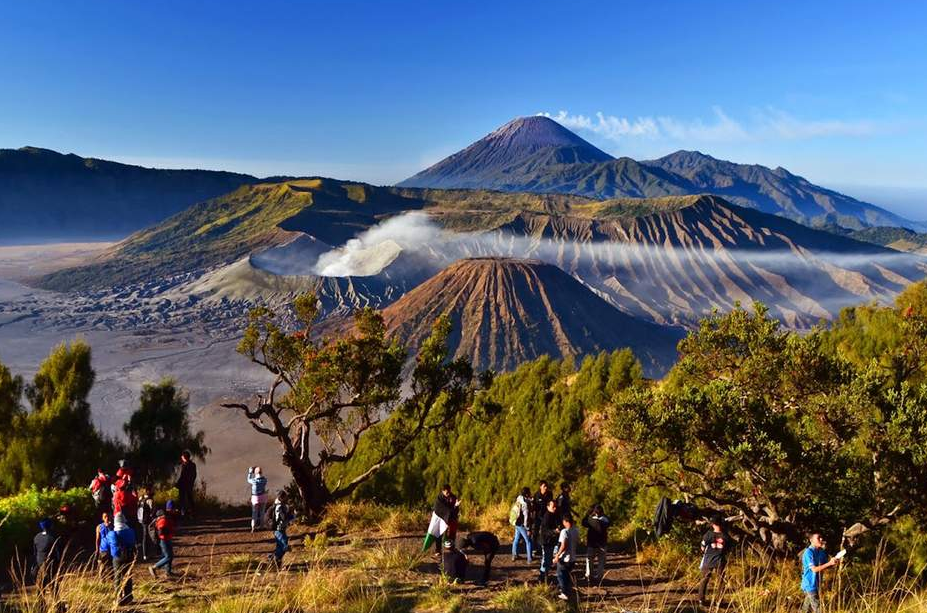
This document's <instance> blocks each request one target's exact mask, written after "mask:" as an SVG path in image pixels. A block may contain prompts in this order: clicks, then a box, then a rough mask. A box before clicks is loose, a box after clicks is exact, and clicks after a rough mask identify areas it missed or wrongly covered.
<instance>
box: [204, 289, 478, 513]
mask: <svg viewBox="0 0 927 613" xmlns="http://www.w3.org/2000/svg"><path fill="white" fill-rule="evenodd" d="M293 308H294V312H295V315H296V320H297V324H298V326H299V330H298V331H296V332H286V331H284V330H283V329H281V327H280V326H279V325H278V323H277V319H278V318H277V316H276V314H275V313H274V312H273V311H271V310H270V309H268V308H265V307H258V308H255V309H253V310H252V311H251V313H250V316H249V317H250V321H249V324H248V327H247V329H246V330H245V333H244V336H243V338H242V340H241V342H240V343H239V346H238V352H239V353H241V354H242V355H244V356H246V357H248V358H249V359H250V360H251V361H252V362H254V363H255V364H258V365H260V366H262V367H263V368H265V369H266V370H267V371H268V372H269V373H270V374H271V375H272V376H273V380H272V382H271V384H270V387H269V389H268V391H267V393H266V394H265V395H263V396H260V397H259V398H258V401H257V402H256V403H255V404H254V405H253V406H249V405H247V404H241V403H227V404H223V405H222V406H224V407H226V408H230V409H235V410H238V411H240V412H241V413H242V414H244V415H245V416H246V417H247V418H248V419H249V420H250V422H251V426H252V427H253V428H254V429H255V430H256V431H257V432H260V433H261V434H264V435H266V436H270V437H273V438H275V439H277V441H278V442H279V443H280V447H281V450H282V456H283V463H284V465H285V466H287V468H289V469H290V472H291V473H292V475H293V481H294V482H295V484H296V486H297V487H298V488H299V491H300V494H301V496H302V499H303V504H304V507H305V508H304V511H305V512H306V514H307V515H308V516H310V517H316V516H318V514H319V513H320V512H321V511H323V510H324V508H325V507H326V505H328V504H329V503H331V502H332V501H334V500H338V499H340V498H344V497H346V496H349V495H350V494H351V493H352V492H353V491H354V490H355V489H356V488H357V487H358V486H359V485H360V484H361V483H363V482H365V481H366V480H368V479H369V478H371V477H372V476H373V475H374V474H375V473H376V472H377V471H378V470H379V469H380V468H381V467H382V466H383V465H384V464H386V463H387V462H389V460H391V459H392V458H394V457H396V456H398V455H399V454H400V453H402V452H403V450H405V449H406V448H407V447H408V446H409V445H410V444H411V443H412V442H413V441H414V440H415V439H416V438H417V437H419V436H421V435H423V434H425V433H427V432H428V431H431V430H435V429H439V428H443V427H444V426H446V425H447V424H448V423H450V422H451V421H452V420H453V419H454V418H455V417H456V416H457V415H459V414H460V413H462V412H469V413H471V414H477V413H480V412H484V411H486V410H487V408H486V407H484V406H482V404H481V402H478V400H479V397H480V396H481V394H479V393H478V392H479V390H480V389H485V388H486V387H488V385H489V383H490V382H491V376H490V375H489V374H488V373H486V374H484V375H481V376H480V377H475V376H474V373H473V369H472V367H471V365H470V364H469V362H468V361H467V360H465V359H462V358H461V359H457V360H454V361H448V360H447V338H448V335H449V334H450V329H451V326H450V323H449V321H448V320H447V319H445V318H442V319H439V320H438V322H437V323H436V324H435V326H434V329H433V332H432V335H431V337H430V338H428V340H426V341H425V342H424V343H423V344H422V347H421V349H420V351H419V354H418V356H417V358H416V363H415V368H414V370H413V372H412V376H411V380H410V381H409V382H408V384H407V387H404V384H403V378H402V371H403V365H404V364H405V361H406V355H407V352H406V350H405V348H404V347H402V346H400V345H399V343H398V342H396V341H395V340H394V339H390V338H388V337H387V336H386V329H385V326H384V324H383V318H382V317H381V316H380V314H379V313H377V312H376V311H374V310H372V309H364V310H362V311H360V312H358V313H357V315H356V316H355V332H354V333H353V334H352V335H350V336H347V337H344V338H339V339H336V340H331V339H323V340H313V338H312V336H313V335H312V325H313V322H314V320H315V318H316V315H317V312H318V311H317V301H316V298H315V296H314V295H311V294H308V295H303V296H300V297H298V298H297V299H296V300H295V301H294V303H293ZM389 415H391V416H392V419H389V420H386V421H385V422H384V423H382V424H381V426H380V427H379V428H377V430H378V432H377V437H376V447H377V449H376V453H375V454H373V457H372V458H371V460H370V461H369V463H368V464H367V465H366V466H365V467H363V469H362V470H361V471H359V473H358V474H356V475H355V476H353V477H352V478H350V479H345V480H339V481H337V482H335V483H333V484H330V483H328V481H327V476H328V472H329V469H330V468H331V467H332V466H335V465H339V464H343V463H345V462H347V461H348V460H350V459H351V458H352V457H354V455H355V452H356V451H357V449H358V443H359V442H360V440H361V439H362V438H363V436H364V434H365V433H367V432H368V431H370V430H371V428H374V426H376V425H377V424H380V422H381V421H382V420H384V418H385V417H387V416H389ZM311 447H312V448H315V447H317V449H318V450H317V452H314V451H313V450H312V449H311Z"/></svg>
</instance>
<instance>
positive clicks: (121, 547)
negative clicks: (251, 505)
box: [33, 451, 196, 605]
mask: <svg viewBox="0 0 927 613" xmlns="http://www.w3.org/2000/svg"><path fill="white" fill-rule="evenodd" d="M135 475H136V470H135V469H134V468H133V467H132V466H130V465H129V463H128V462H127V461H125V460H122V461H120V462H119V467H118V469H117V470H116V472H115V475H113V476H111V475H109V474H108V473H107V472H106V471H105V470H104V469H103V468H100V469H98V470H97V474H96V476H95V477H94V478H93V480H92V481H91V482H90V485H89V488H88V489H89V490H90V496H91V497H92V498H93V502H94V505H95V515H96V517H98V518H99V523H98V524H97V525H96V528H95V534H94V553H95V561H96V564H97V568H98V569H99V572H100V574H101V575H109V574H112V577H113V581H114V583H115V587H116V600H117V603H118V604H120V605H123V604H128V603H131V602H132V601H133V600H134V596H133V584H132V575H131V571H132V567H133V565H134V564H135V563H136V562H137V561H138V560H141V561H144V562H147V561H149V560H153V559H154V558H155V557H158V560H157V561H156V562H154V564H151V565H150V566H149V567H148V572H149V573H150V574H151V575H152V577H155V578H157V577H158V576H159V573H160V572H164V573H165V574H166V575H167V576H171V575H173V562H174V547H173V541H174V531H175V525H176V522H177V521H178V519H179V518H180V517H188V518H189V517H192V515H193V510H194V506H193V504H194V502H193V501H194V497H193V491H194V487H195V484H196V464H195V463H194V462H193V460H192V456H191V454H190V452H188V451H184V452H183V453H182V454H181V456H180V470H179V477H178V479H177V481H176V486H177V489H178V492H179V496H178V500H179V501H180V504H176V505H175V503H174V501H173V500H168V501H167V502H166V503H165V505H164V508H163V509H158V508H156V505H155V501H154V498H153V488H152V487H151V486H142V487H139V486H137V484H136V481H135ZM70 516H71V512H70V509H69V508H68V507H62V509H61V514H60V519H59V522H58V523H59V524H60V525H61V527H62V528H66V527H67V525H68V524H69V518H70ZM64 531H67V530H64ZM68 540H69V538H68V536H67V535H66V534H62V533H59V531H58V530H56V522H55V520H53V519H52V518H44V519H42V520H41V521H39V532H38V534H36V535H35V537H34V539H33V559H34V566H33V576H34V579H35V581H36V582H37V583H39V584H40V585H41V586H42V587H49V588H51V589H55V588H56V585H55V582H56V581H55V580H56V576H57V574H58V570H59V568H60V565H61V563H62V557H63V556H64V555H65V550H66V548H67V545H68Z"/></svg>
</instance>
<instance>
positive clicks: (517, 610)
mask: <svg viewBox="0 0 927 613" xmlns="http://www.w3.org/2000/svg"><path fill="white" fill-rule="evenodd" d="M492 604H493V606H494V610H498V611H502V612H504V613H556V611H558V610H559V607H558V606H557V604H556V603H554V602H553V601H552V600H551V599H550V593H549V592H548V591H547V590H546V589H545V588H544V587H543V586H539V585H535V586H529V585H528V584H525V585H519V586H516V587H510V588H508V589H506V590H505V591H503V592H499V593H498V594H497V595H496V596H494V597H493V599H492Z"/></svg>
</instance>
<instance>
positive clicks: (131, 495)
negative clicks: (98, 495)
mask: <svg viewBox="0 0 927 613" xmlns="http://www.w3.org/2000/svg"><path fill="white" fill-rule="evenodd" d="M119 470H120V471H122V476H121V477H120V478H119V480H118V481H116V483H115V484H114V485H113V515H114V516H115V515H116V513H122V514H123V515H124V516H125V518H126V522H127V523H128V524H129V527H130V528H132V532H134V533H135V542H136V543H137V542H139V539H140V538H141V537H142V536H143V535H142V530H143V528H142V524H141V522H139V521H138V493H137V492H136V490H135V484H134V483H132V472H131V471H129V470H128V469H119ZM116 474H117V475H118V474H119V473H118V472H117V473H116Z"/></svg>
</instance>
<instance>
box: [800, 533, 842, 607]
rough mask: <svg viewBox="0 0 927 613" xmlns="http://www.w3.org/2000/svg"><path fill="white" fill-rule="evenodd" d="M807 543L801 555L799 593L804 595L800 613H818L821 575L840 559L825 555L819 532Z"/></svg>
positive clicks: (823, 543)
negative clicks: (809, 612)
mask: <svg viewBox="0 0 927 613" xmlns="http://www.w3.org/2000/svg"><path fill="white" fill-rule="evenodd" d="M809 541H810V542H809V545H808V548H807V549H805V550H804V551H803V552H802V554H801V591H802V592H804V593H805V601H804V602H803V603H802V605H801V610H802V613H808V611H811V612H812V613H820V611H821V596H820V592H821V573H822V572H824V571H825V570H827V569H828V568H832V567H834V566H836V565H837V564H839V563H840V559H839V558H833V559H831V558H830V556H828V555H827V551H825V550H824V547H825V546H826V545H827V543H826V542H825V541H824V537H823V536H821V533H820V532H815V533H814V534H812V535H811V537H810V539H809Z"/></svg>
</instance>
